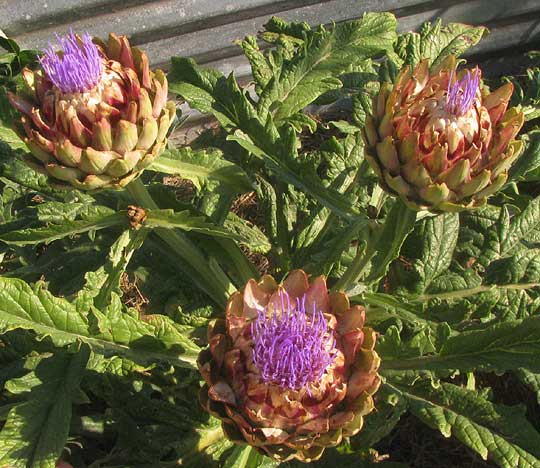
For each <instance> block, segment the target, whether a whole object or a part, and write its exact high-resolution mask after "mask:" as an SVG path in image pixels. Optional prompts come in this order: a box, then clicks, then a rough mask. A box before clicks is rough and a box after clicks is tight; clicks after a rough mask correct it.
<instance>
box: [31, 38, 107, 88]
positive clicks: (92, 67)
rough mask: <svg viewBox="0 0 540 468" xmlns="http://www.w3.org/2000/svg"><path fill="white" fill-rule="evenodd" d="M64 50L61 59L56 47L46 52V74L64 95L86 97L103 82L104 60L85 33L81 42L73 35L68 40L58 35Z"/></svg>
mask: <svg viewBox="0 0 540 468" xmlns="http://www.w3.org/2000/svg"><path fill="white" fill-rule="evenodd" d="M56 39H57V40H58V43H59V44H60V47H61V48H62V53H60V55H58V54H57V53H56V52H55V50H54V48H53V46H52V45H51V44H50V43H49V48H48V49H46V50H45V53H44V54H43V56H42V57H40V58H39V62H40V63H41V66H42V67H43V71H44V72H45V74H46V75H47V77H48V78H49V80H51V82H52V83H53V85H54V86H56V87H57V88H58V89H59V90H60V91H61V92H62V93H84V92H87V91H90V90H91V89H93V88H94V87H95V86H96V85H97V84H98V83H99V80H100V79H101V71H102V66H101V57H100V55H99V51H98V48H97V46H96V45H95V44H94V43H93V42H92V38H91V37H90V35H89V34H88V33H85V34H84V36H83V37H82V39H80V40H79V39H78V38H77V36H76V35H75V33H74V32H73V31H71V32H70V34H68V35H67V36H65V37H60V36H59V35H58V34H57V35H56Z"/></svg>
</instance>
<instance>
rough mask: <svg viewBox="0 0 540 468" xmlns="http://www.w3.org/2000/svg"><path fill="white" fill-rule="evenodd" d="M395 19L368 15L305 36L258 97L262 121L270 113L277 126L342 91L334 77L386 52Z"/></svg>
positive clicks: (389, 45)
mask: <svg viewBox="0 0 540 468" xmlns="http://www.w3.org/2000/svg"><path fill="white" fill-rule="evenodd" d="M395 28H396V19H395V17H394V16H393V15H391V14H389V13H367V14H365V15H364V17H363V18H362V19H361V20H358V21H348V22H345V23H341V24H338V25H337V26H335V27H334V28H333V29H331V30H326V29H324V28H322V27H321V28H320V29H319V30H317V31H316V32H315V33H313V34H310V35H308V36H306V38H305V41H304V43H303V44H302V45H301V46H300V51H299V52H298V53H297V54H295V56H294V57H293V58H292V60H291V61H289V62H287V63H285V64H284V65H283V67H282V68H281V71H280V74H279V76H275V77H274V78H273V79H272V80H270V82H269V83H268V85H267V87H266V88H265V90H264V91H263V93H262V94H261V96H260V101H259V104H258V110H259V113H260V115H261V116H262V117H263V120H264V119H265V118H266V115H267V113H268V112H270V111H271V112H272V113H273V115H274V119H275V121H276V123H279V122H280V121H282V120H284V119H286V118H287V117H290V116H291V115H293V114H295V113H297V112H298V111H300V110H302V109H303V108H304V107H305V106H307V105H308V104H310V103H311V102H313V101H314V100H316V99H317V98H318V97H319V96H321V95H322V94H324V93H325V92H326V91H329V90H331V89H336V88H339V87H341V81H339V80H338V79H337V76H339V75H341V74H342V73H346V72H351V71H355V67H357V66H358V65H359V64H360V63H361V62H362V61H364V60H365V59H367V58H370V57H374V56H378V55H380V54H382V53H384V52H385V51H386V50H389V49H390V48H391V47H392V43H393V42H394V40H395V38H396V35H395Z"/></svg>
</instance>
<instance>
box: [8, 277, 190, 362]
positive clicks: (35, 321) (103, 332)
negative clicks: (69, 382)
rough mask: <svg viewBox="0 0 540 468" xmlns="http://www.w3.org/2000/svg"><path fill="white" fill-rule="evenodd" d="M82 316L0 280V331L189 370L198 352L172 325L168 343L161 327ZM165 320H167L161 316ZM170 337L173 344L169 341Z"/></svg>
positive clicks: (61, 302) (42, 293) (39, 292)
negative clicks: (24, 333)
mask: <svg viewBox="0 0 540 468" xmlns="http://www.w3.org/2000/svg"><path fill="white" fill-rule="evenodd" d="M88 312H89V314H88V316H86V315H85V314H84V313H82V312H80V311H78V310H77V309H76V307H75V306H74V305H72V304H71V303H69V302H68V301H67V300H65V299H63V298H57V297H54V296H53V295H52V294H51V293H49V292H48V291H46V290H44V289H43V288H39V287H38V288H36V289H35V290H34V289H32V288H31V287H30V286H29V285H28V284H26V283H25V282H24V281H22V280H19V279H12V278H1V277H0V330H1V331H2V332H6V331H8V330H14V329H18V328H22V329H26V330H33V331H35V332H36V333H37V334H38V335H40V336H50V337H51V338H52V340H53V342H54V343H55V344H56V345H57V346H64V345H66V344H69V343H75V342H77V341H82V342H84V343H87V344H88V345H89V346H90V347H91V349H92V350H93V351H94V352H97V353H101V354H105V355H110V354H118V355H123V356H127V357H129V358H130V359H132V360H133V361H136V362H151V361H152V360H165V361H168V362H169V363H171V364H174V365H178V366H188V367H189V366H193V365H194V362H195V358H196V356H197V354H198V351H199V348H198V347H197V346H196V345H195V344H194V343H193V342H192V341H191V340H189V339H188V338H186V337H185V336H184V335H183V334H182V333H180V332H179V331H178V330H176V331H174V330H173V329H174V326H172V325H170V326H169V325H166V326H167V327H169V328H168V329H167V333H168V338H167V340H164V341H161V340H160V337H161V336H162V334H163V333H164V330H165V329H164V328H163V327H164V325H163V324H162V323H159V326H154V325H151V324H150V323H147V322H143V321H141V320H139V319H138V318H134V317H132V316H131V315H129V314H122V313H121V312H120V311H117V312H116V313H115V314H112V315H107V314H104V313H103V312H100V311H98V310H97V309H92V310H91V311H88ZM163 320H164V321H167V317H164V316H163ZM171 336H174V339H175V340H176V341H175V342H172V340H171V338H170V337H171Z"/></svg>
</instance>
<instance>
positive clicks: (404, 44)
mask: <svg viewBox="0 0 540 468" xmlns="http://www.w3.org/2000/svg"><path fill="white" fill-rule="evenodd" d="M486 32H487V28H485V27H484V26H469V25H467V24H461V23H449V24H447V25H445V26H442V21H441V20H440V19H438V20H437V21H436V22H435V23H433V25H432V24H431V23H430V22H426V23H424V24H423V25H422V27H421V29H420V32H419V33H415V32H411V33H406V34H403V35H401V36H400V37H399V40H398V43H397V46H396V51H397V53H398V55H399V56H400V58H401V59H402V60H403V61H404V62H405V64H406V65H413V66H414V65H416V64H417V63H418V62H419V61H420V60H421V59H423V58H428V59H429V63H430V65H431V66H432V67H435V66H437V65H439V64H440V63H441V62H442V61H443V60H444V59H445V57H447V56H448V55H457V56H460V55H461V54H463V53H464V52H465V51H466V50H467V49H469V48H470V47H472V46H474V45H476V44H478V42H479V41H480V39H482V37H483V36H484V34H486Z"/></svg>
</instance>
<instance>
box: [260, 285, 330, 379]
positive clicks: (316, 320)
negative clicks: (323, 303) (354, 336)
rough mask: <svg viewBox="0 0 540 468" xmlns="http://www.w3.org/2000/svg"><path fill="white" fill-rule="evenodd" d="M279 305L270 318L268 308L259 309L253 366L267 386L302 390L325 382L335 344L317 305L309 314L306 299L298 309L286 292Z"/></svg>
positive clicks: (299, 301)
mask: <svg viewBox="0 0 540 468" xmlns="http://www.w3.org/2000/svg"><path fill="white" fill-rule="evenodd" d="M279 302H280V303H278V304H274V308H273V312H271V315H270V316H269V317H268V316H267V314H268V312H267V309H266V308H261V309H259V311H258V316H257V318H256V319H255V320H254V321H253V322H252V324H251V333H252V335H253V339H254V343H255V345H254V347H253V362H254V363H255V365H256V366H257V367H258V368H259V371H260V372H261V375H262V378H263V380H264V381H265V382H267V383H273V384H276V385H279V386H280V387H283V388H289V389H292V390H299V389H301V388H305V387H307V385H308V384H310V383H311V382H315V381H318V380H320V379H321V377H322V376H323V374H324V372H325V371H326V368H327V367H328V366H329V365H330V364H331V363H332V361H333V360H334V358H335V353H332V352H331V350H332V349H333V348H334V346H335V340H334V338H333V333H332V332H331V331H330V332H329V331H328V323H327V321H326V319H325V317H324V314H323V313H322V312H321V311H320V310H317V309H316V304H315V303H313V308H312V311H311V312H308V311H306V296H305V295H303V296H302V297H298V298H297V299H296V308H295V307H291V301H290V297H289V296H288V295H287V296H286V297H285V294H283V292H282V293H281V294H280V297H279ZM279 306H281V308H280V307H279Z"/></svg>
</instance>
